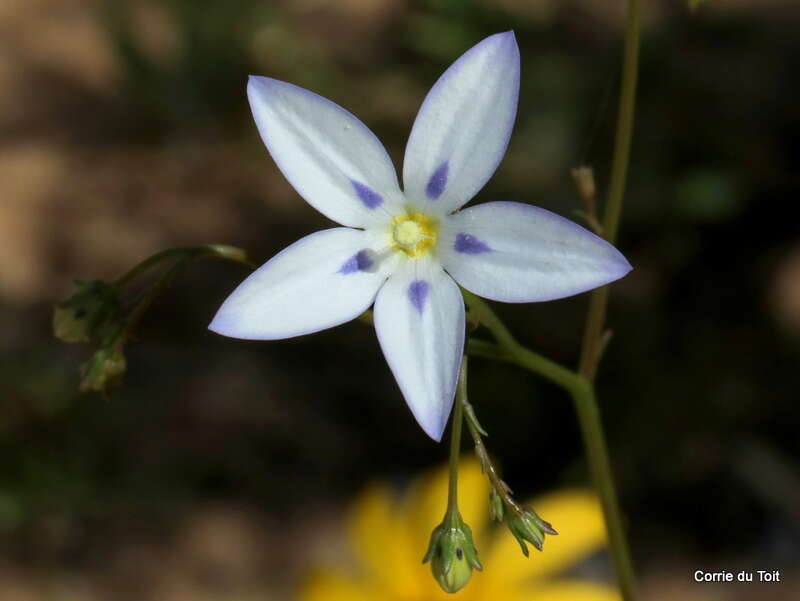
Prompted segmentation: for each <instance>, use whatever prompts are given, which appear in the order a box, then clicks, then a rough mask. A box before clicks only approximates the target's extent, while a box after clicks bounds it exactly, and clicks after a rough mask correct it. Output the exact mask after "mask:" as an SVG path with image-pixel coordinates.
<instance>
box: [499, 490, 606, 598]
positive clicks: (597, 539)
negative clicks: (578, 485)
mask: <svg viewBox="0 0 800 601" xmlns="http://www.w3.org/2000/svg"><path fill="white" fill-rule="evenodd" d="M531 506H532V507H533V508H534V509H535V510H536V513H537V514H539V515H540V516H541V517H542V519H544V520H547V521H548V522H550V523H551V524H552V525H553V528H555V529H556V530H558V536H548V537H546V538H545V541H544V551H543V552H541V553H540V552H538V551H532V552H531V556H530V557H525V556H524V555H522V553H521V552H520V549H519V544H518V543H517V541H516V540H514V537H513V536H511V535H509V533H508V532H505V531H500V532H498V533H497V538H496V540H495V541H494V544H493V545H491V546H490V548H489V552H488V553H487V555H485V557H486V561H485V562H484V566H485V568H486V571H487V574H492V575H493V576H492V578H491V579H488V578H487V579H486V582H485V585H486V586H487V587H489V588H492V587H496V588H498V589H500V588H503V587H506V588H508V587H514V586H516V585H517V584H518V583H521V582H524V581H527V580H534V579H539V580H541V579H544V578H551V577H553V576H554V575H555V574H556V573H558V572H559V571H560V570H563V569H565V568H568V567H570V566H571V565H572V564H574V563H577V562H578V561H580V560H581V559H583V558H585V557H586V556H588V555H589V554H590V553H592V552H594V551H597V550H598V549H600V548H601V547H602V546H603V544H604V543H605V540H606V530H605V523H604V521H603V512H602V510H601V508H600V503H599V502H598V500H597V498H596V497H595V496H594V495H593V494H591V493H589V492H587V491H583V490H578V489H573V490H562V491H559V492H556V493H551V494H549V495H545V496H543V497H539V498H537V499H534V500H533V502H532V503H531ZM491 592H492V593H494V592H497V591H494V590H492V591H491ZM486 598H487V599H493V598H499V597H496V596H494V595H492V594H489V592H487V597H486Z"/></svg>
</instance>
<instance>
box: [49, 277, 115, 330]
mask: <svg viewBox="0 0 800 601" xmlns="http://www.w3.org/2000/svg"><path fill="white" fill-rule="evenodd" d="M76 284H77V286H78V291H77V292H75V294H73V295H72V296H70V297H69V298H68V299H67V300H66V301H64V302H63V303H61V304H60V305H58V306H57V307H56V310H55V311H54V312H53V333H54V334H55V336H56V338H58V339H59V340H63V341H64V342H88V341H89V340H90V339H91V338H94V337H96V336H97V335H98V333H99V332H100V330H101V329H102V328H103V326H105V325H106V324H107V323H108V321H109V320H110V319H111V318H112V316H113V315H114V314H115V313H116V312H117V309H118V308H119V300H118V298H117V290H116V288H115V287H114V286H113V285H111V284H108V283H106V282H101V281H99V280H95V281H92V282H76Z"/></svg>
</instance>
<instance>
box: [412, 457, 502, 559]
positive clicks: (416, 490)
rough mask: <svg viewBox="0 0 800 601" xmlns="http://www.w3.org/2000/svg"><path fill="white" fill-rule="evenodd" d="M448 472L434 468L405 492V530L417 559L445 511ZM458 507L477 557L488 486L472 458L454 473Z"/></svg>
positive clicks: (487, 508) (465, 461)
mask: <svg viewBox="0 0 800 601" xmlns="http://www.w3.org/2000/svg"><path fill="white" fill-rule="evenodd" d="M448 485H449V470H448V467H447V466H443V467H440V468H437V469H436V470H435V471H432V472H430V473H428V474H427V475H425V476H423V477H422V478H419V479H418V480H416V481H415V482H414V483H413V485H412V486H411V489H410V490H409V492H408V494H407V496H406V501H405V506H404V509H405V511H406V513H407V516H408V527H409V530H410V531H411V532H412V542H413V544H414V545H415V547H416V548H417V549H418V554H419V556H420V558H422V556H423V555H424V554H425V550H426V549H427V548H428V541H429V540H430V536H431V531H433V529H434V528H435V527H436V526H438V525H439V524H440V523H441V521H442V518H443V517H444V513H445V510H446V509H447V489H448ZM458 506H459V509H460V511H461V517H462V518H464V521H465V522H466V523H467V524H468V525H469V527H470V528H471V529H472V534H473V538H474V540H475V545H476V547H478V555H479V557H481V555H480V554H481V551H482V550H483V549H482V548H481V547H482V546H483V545H482V543H483V541H485V540H486V538H485V530H486V526H487V522H488V519H489V518H488V515H489V484H488V481H487V479H486V476H485V475H483V474H482V473H481V468H480V465H479V464H478V461H477V460H476V459H475V458H474V457H471V456H470V457H467V458H465V459H464V460H462V461H461V465H460V466H459V470H458Z"/></svg>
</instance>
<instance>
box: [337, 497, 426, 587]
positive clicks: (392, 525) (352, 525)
mask: <svg viewBox="0 0 800 601" xmlns="http://www.w3.org/2000/svg"><path fill="white" fill-rule="evenodd" d="M348 526H349V527H348V533H349V540H350V546H351V548H352V549H353V551H354V553H355V554H356V557H357V558H358V559H359V560H360V562H361V565H362V566H363V567H364V568H365V569H366V571H367V574H366V577H367V578H370V579H373V580H374V581H375V582H377V583H378V585H379V586H380V587H381V589H382V590H384V591H385V592H386V596H387V597H389V596H390V595H394V596H397V597H402V598H406V597H411V598H413V597H415V596H417V593H418V591H419V585H420V583H419V577H418V574H419V564H420V562H421V559H422V556H423V555H424V553H425V548H424V547H423V548H420V547H419V546H418V545H412V544H411V535H410V532H409V528H408V526H407V524H406V519H405V518H404V516H402V515H401V511H400V509H399V508H398V507H397V503H396V499H395V498H394V495H392V493H391V491H390V490H389V489H388V487H386V486H383V485H373V486H370V487H369V488H367V490H366V491H364V492H363V493H362V494H361V496H360V497H359V498H358V499H357V500H356V502H355V504H354V505H353V507H352V509H351V512H350V519H349V520H348Z"/></svg>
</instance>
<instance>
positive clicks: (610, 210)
mask: <svg viewBox="0 0 800 601" xmlns="http://www.w3.org/2000/svg"><path fill="white" fill-rule="evenodd" d="M639 21H640V19H639V0H628V19H627V24H626V27H625V51H624V54H623V57H622V84H621V86H620V96H619V111H618V113H617V130H616V134H615V137H614V155H613V157H612V160H611V176H610V179H609V184H608V202H607V203H606V208H605V213H604V215H603V236H604V237H605V239H606V240H608V241H609V242H611V243H613V242H614V241H615V240H616V238H617V232H618V230H619V222H620V217H621V216H622V201H623V198H624V195H625V181H626V179H627V174H628V164H629V163H630V154H631V138H632V136H633V118H634V114H635V109H636V83H637V79H638V74H639V29H640V25H639ZM607 307H608V286H603V287H602V288H598V289H597V290H595V291H594V292H592V298H591V301H590V303H589V314H588V317H587V319H586V327H585V329H584V333H583V344H582V346H581V357H580V362H579V368H578V371H579V372H580V373H581V375H582V376H584V377H585V378H587V379H589V380H594V377H595V375H596V374H597V366H598V364H599V362H600V356H601V354H602V349H601V340H602V338H603V329H604V327H605V318H606V309H607Z"/></svg>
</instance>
